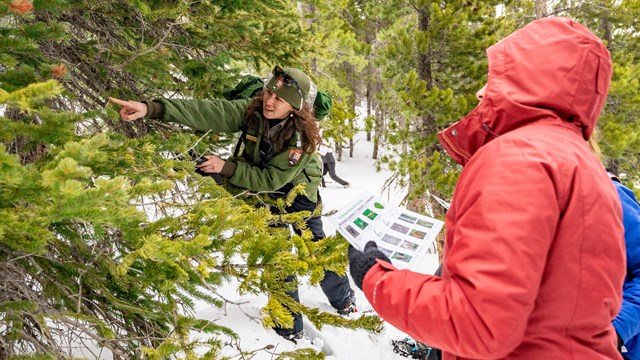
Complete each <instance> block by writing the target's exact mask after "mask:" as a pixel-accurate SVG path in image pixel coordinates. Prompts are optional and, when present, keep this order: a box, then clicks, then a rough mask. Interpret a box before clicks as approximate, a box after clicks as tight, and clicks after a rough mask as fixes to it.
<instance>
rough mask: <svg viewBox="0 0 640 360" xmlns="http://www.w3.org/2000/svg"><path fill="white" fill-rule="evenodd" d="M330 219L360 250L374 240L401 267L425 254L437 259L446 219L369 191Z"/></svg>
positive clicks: (412, 262) (409, 265)
mask: <svg viewBox="0 0 640 360" xmlns="http://www.w3.org/2000/svg"><path fill="white" fill-rule="evenodd" d="M329 221H330V222H331V223H332V224H333V225H334V226H336V228H337V229H338V232H340V234H342V236H344V237H345V238H346V239H347V241H349V243H351V245H353V246H354V247H355V248H356V249H358V250H363V249H364V246H365V244H366V243H367V242H369V241H371V240H373V241H375V242H376V244H377V245H378V249H380V251H382V252H383V253H384V254H385V255H387V256H388V257H389V259H390V260H391V262H392V264H393V265H394V266H396V267H397V268H399V269H412V270H413V269H414V268H415V266H416V265H418V264H419V263H420V262H421V261H423V260H425V259H423V258H424V257H434V258H435V263H437V262H438V250H437V247H436V242H435V240H436V236H437V235H438V233H439V232H440V230H441V229H442V226H443V225H444V222H443V221H441V220H437V219H434V218H431V217H428V216H425V215H422V214H418V213H416V212H413V211H409V210H406V209H403V208H399V207H394V206H390V205H388V204H386V203H384V202H383V201H382V200H381V199H379V198H377V197H375V196H373V195H372V194H370V193H367V192H365V193H362V194H361V195H359V196H358V197H357V198H356V199H354V200H353V201H352V202H350V203H349V204H348V205H347V206H345V207H344V208H342V209H341V210H339V211H338V212H336V213H335V214H333V215H331V216H329ZM430 260H432V261H433V259H430Z"/></svg>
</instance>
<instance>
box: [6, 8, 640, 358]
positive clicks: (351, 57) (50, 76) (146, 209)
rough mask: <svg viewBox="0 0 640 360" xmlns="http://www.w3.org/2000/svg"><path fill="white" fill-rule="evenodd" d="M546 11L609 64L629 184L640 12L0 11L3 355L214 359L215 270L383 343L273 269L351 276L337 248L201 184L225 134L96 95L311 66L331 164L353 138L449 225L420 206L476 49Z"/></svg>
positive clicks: (474, 67)
mask: <svg viewBox="0 0 640 360" xmlns="http://www.w3.org/2000/svg"><path fill="white" fill-rule="evenodd" d="M545 16H568V17H571V18H574V19H576V20H578V21H579V22H581V23H582V24H584V25H586V26H587V27H589V28H590V29H591V30H592V31H593V32H595V33H596V34H597V35H598V36H599V37H600V38H602V39H603V41H604V43H605V44H606V45H607V47H608V49H609V51H610V52H611V55H612V58H613V61H614V72H613V80H612V85H611V89H610V92H609V97H608V100H607V104H606V108H605V110H604V112H603V114H602V116H601V119H600V122H599V127H600V135H601V137H600V141H599V143H600V146H601V148H602V150H603V152H604V154H605V156H606V157H605V160H604V162H605V165H606V166H607V167H609V168H610V169H611V170H613V171H614V172H617V173H618V174H622V175H624V176H623V182H624V183H625V184H626V185H628V186H631V187H633V185H634V184H636V183H637V182H638V180H640V170H639V166H638V165H639V159H640V158H639V156H638V155H639V152H640V138H639V134H640V129H639V128H638V127H639V126H640V122H638V121H637V120H638V114H639V112H640V95H639V92H640V84H639V77H640V63H639V62H638V57H639V56H640V37H639V36H638V19H640V2H638V1H620V0H618V1H491V0H489V1H459V0H453V1H427V0H366V1H365V0H362V1H360V0H333V1H327V0H324V1H320V0H318V1H290V0H264V1H241V0H216V1H185V0H174V1H159V0H135V1H124V0H121V1H120V0H101V1H95V2H94V1H73V0H59V1H56V0H34V1H29V0H13V1H0V111H1V116H0V279H1V280H0V359H9V358H12V359H18V358H20V359H24V358H33V359H62V358H70V357H71V355H70V354H68V353H67V352H66V350H65V349H64V348H62V347H61V346H59V343H58V342H57V341H56V339H59V338H60V337H65V338H75V339H77V341H79V342H83V341H86V342H90V343H92V344H94V345H95V346H98V347H103V348H105V349H107V350H108V351H110V352H111V353H112V354H113V355H114V358H117V359H130V358H165V357H181V358H190V359H196V358H203V359H205V358H207V359H208V358H211V359H213V358H218V357H219V355H218V354H219V351H220V349H221V347H222V346H224V344H223V343H222V342H221V341H219V340H216V336H215V335H216V334H228V335H231V336H234V334H235V333H234V331H233V329H232V328H229V327H225V326H221V325H219V324H216V323H215V322H214V321H206V320H203V319H198V318H197V317H196V316H194V315H193V312H192V311H190V309H192V307H193V303H194V299H198V301H206V302H208V303H210V304H211V305H212V306H222V305H224V303H225V300H224V298H223V297H221V296H219V295H218V294H217V293H216V287H218V286H219V285H220V284H221V283H222V282H224V281H226V279H229V278H233V279H235V280H238V284H239V287H238V291H239V292H241V293H242V292H245V293H264V294H266V295H267V296H268V298H269V301H268V303H267V305H266V306H265V307H264V308H263V309H262V311H263V314H262V315H263V316H262V322H263V323H264V325H265V326H271V325H273V324H275V323H277V324H285V325H286V324H290V322H291V316H290V313H289V310H288V309H287V308H289V309H292V310H293V311H297V312H302V313H304V314H305V316H306V318H307V319H309V320H310V321H311V322H313V323H314V325H316V326H318V327H321V326H322V325H323V324H331V325H335V326H344V327H349V328H362V329H366V330H367V331H372V332H376V331H380V329H381V322H380V320H379V319H378V318H377V317H375V316H363V317H360V318H358V319H344V318H341V317H339V316H336V315H334V314H329V313H326V312H321V311H319V310H318V309H315V308H309V307H305V306H303V305H299V304H296V303H292V302H291V301H290V300H289V298H288V297H287V296H286V295H284V291H286V290H287V288H286V287H285V285H283V282H282V281H281V280H282V278H283V277H284V276H287V275H290V274H297V275H300V276H309V278H310V279H311V282H312V283H317V282H318V281H319V280H320V278H321V277H322V274H323V271H324V270H325V269H330V270H334V271H337V272H341V273H343V272H344V271H345V265H346V244H345V242H344V241H343V240H342V239H340V237H339V236H335V237H330V238H327V239H326V240H323V241H320V242H315V243H314V242H311V241H309V240H310V234H308V233H306V232H305V233H303V235H302V236H293V237H291V235H290V234H289V233H288V232H287V231H283V230H282V228H274V227H272V226H269V225H273V224H276V223H300V222H301V221H302V219H303V218H304V216H308V215H309V214H304V213H300V214H292V215H288V216H283V217H277V218H276V217H274V216H272V215H271V214H270V213H269V212H268V211H267V210H266V208H265V207H263V206H255V205H260V204H263V203H264V202H266V201H268V197H265V196H264V194H252V193H249V192H246V191H243V190H241V189H234V188H232V187H231V186H229V185H225V186H219V185H217V184H215V182H214V181H212V180H211V179H210V178H206V177H204V178H203V177H200V176H197V175H194V173H193V163H192V162H191V161H190V158H189V157H188V156H187V155H186V154H187V152H188V150H190V149H195V150H196V151H198V152H199V153H215V154H219V153H221V152H224V151H228V149H229V145H230V144H233V143H234V137H233V136H230V135H225V134H212V133H206V134H202V133H195V134H194V133H193V132H191V131H189V130H186V131H184V130H185V129H182V128H180V127H178V126H174V125H171V124H165V123H160V122H157V121H148V120H147V121H137V122H133V123H124V122H121V121H120V119H119V116H118V114H117V110H118V109H117V108H116V107H114V106H112V105H109V104H108V103H107V100H106V99H107V97H108V96H113V97H118V98H123V99H134V100H144V99H153V98H155V97H183V98H198V99H207V98H219V97H221V96H222V92H223V91H224V90H226V89H229V88H232V87H233V86H234V85H235V84H236V83H237V82H238V81H239V79H240V78H241V77H242V76H243V75H246V74H257V75H266V74H267V73H268V72H269V71H270V69H271V68H272V67H273V66H274V65H276V64H278V65H282V66H294V67H299V68H303V69H304V70H306V71H307V72H309V73H310V74H312V75H313V77H314V80H315V82H316V83H317V85H318V87H319V88H320V89H322V90H324V91H326V92H327V93H329V94H330V95H331V97H332V98H333V102H334V103H333V104H334V105H333V110H332V113H331V116H330V117H328V118H327V119H325V120H324V121H323V122H322V129H323V134H324V135H323V136H324V141H325V142H326V143H328V144H330V145H331V146H333V147H334V148H335V153H336V155H337V158H338V159H340V158H341V157H344V156H347V157H348V156H351V155H352V154H353V150H354V147H355V146H357V144H356V143H355V141H354V134H355V133H356V132H357V131H360V130H364V131H366V133H367V141H370V142H372V143H373V147H372V149H373V150H372V153H371V157H372V158H374V159H377V160H378V164H380V165H379V166H382V164H384V165H385V166H387V167H389V168H390V169H391V170H392V171H393V172H394V176H393V177H392V178H390V179H389V184H392V183H393V184H395V185H397V186H403V187H406V189H407V197H406V199H405V202H406V206H407V208H409V209H411V210H414V211H418V212H424V213H432V214H433V215H434V216H435V217H438V218H443V217H444V214H443V213H442V211H440V209H439V208H438V207H437V206H432V205H433V200H432V199H433V198H432V197H431V195H436V196H438V197H440V198H443V199H449V198H450V197H451V194H452V192H453V188H454V185H455V182H456V179H457V176H458V174H459V171H460V168H459V167H458V166H457V165H456V164H454V163H453V162H451V160H450V159H449V158H448V156H446V155H445V154H444V151H443V149H442V148H441V147H440V145H439V144H438V142H437V140H436V133H437V132H438V131H439V130H441V129H443V128H444V127H446V126H447V125H449V124H451V123H453V122H454V121H456V120H458V119H459V118H461V117H462V116H464V115H465V114H466V113H467V112H468V111H470V110H471V109H472V108H473V107H474V106H475V104H476V100H475V97H474V94H475V92H476V91H477V90H478V89H479V88H480V87H482V85H483V84H484V82H485V81H486V74H487V62H486V56H485V54H484V49H485V48H487V47H488V46H490V45H491V44H493V43H495V42H496V41H498V40H499V39H501V38H502V37H504V36H506V35H507V34H509V33H511V32H512V31H513V30H515V29H517V28H519V27H521V26H523V25H524V24H526V23H528V22H530V21H532V20H534V19H536V18H541V17H545ZM552 85H553V84H550V86H552ZM357 108H362V109H363V113H362V114H360V116H361V117H363V118H364V126H360V125H359V124H361V123H362V122H357V121H356V118H357V116H358V113H357V111H356V109H357ZM383 148H386V149H391V150H390V151H384V152H383V151H381V149H383ZM382 154H384V155H382ZM506 171H508V170H506ZM298 190H300V189H298ZM275 205H276V206H284V202H283V201H280V202H279V203H277V204H275ZM292 244H293V247H294V248H295V251H294V252H293V253H292V252H291V246H292ZM194 330H197V331H200V332H206V333H209V334H212V335H213V336H212V337H210V338H208V340H197V339H194V338H192V337H191V336H189V334H190V332H191V331H194ZM203 348H204V349H206V351H202V349H203ZM196 349H198V351H196ZM286 356H289V357H293V358H304V357H318V358H321V357H322V354H315V353H313V352H309V351H307V350H304V349H301V350H300V351H299V352H294V353H291V354H288V355H286Z"/></svg>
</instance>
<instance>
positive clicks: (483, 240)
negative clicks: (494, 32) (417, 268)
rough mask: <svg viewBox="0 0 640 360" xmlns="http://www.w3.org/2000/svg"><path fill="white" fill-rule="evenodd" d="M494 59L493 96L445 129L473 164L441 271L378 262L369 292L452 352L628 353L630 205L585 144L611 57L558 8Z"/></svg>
mask: <svg viewBox="0 0 640 360" xmlns="http://www.w3.org/2000/svg"><path fill="white" fill-rule="evenodd" d="M487 54H488V56H489V77H488V82H487V89H486V93H485V96H484V99H483V100H482V101H481V103H480V104H479V105H478V107H477V108H476V109H474V110H473V111H472V112H471V113H470V114H469V115H467V116H466V117H465V118H463V119H462V120H460V121H458V122H457V123H455V124H454V125H452V126H451V127H449V128H447V129H446V130H444V131H442V132H441V133H440V134H439V138H440V142H441V143H442V145H443V146H444V147H445V149H446V150H447V151H448V152H449V154H450V155H451V156H452V157H453V158H454V159H455V160H456V161H457V162H459V163H460V164H462V165H463V166H464V169H463V171H462V173H461V174H460V178H459V181H458V184H457V186H456V189H455V193H454V196H453V200H452V203H451V207H450V208H449V210H448V212H447V215H446V219H445V224H446V240H445V247H444V258H443V264H442V270H443V271H442V276H441V277H440V276H432V275H424V274H419V273H415V272H411V271H407V270H397V269H395V268H394V267H393V266H391V265H390V264H388V263H386V262H383V261H379V262H378V264H376V265H375V266H374V267H372V268H371V269H370V270H369V271H368V272H367V274H366V276H365V278H364V284H363V290H364V292H365V295H366V296H367V298H368V299H369V301H370V303H371V304H372V305H373V307H374V308H375V310H376V311H377V312H378V314H379V315H380V316H381V317H382V318H383V319H384V320H386V321H388V322H389V323H391V324H392V325H394V326H395V327H397V328H398V329H401V330H403V331H405V332H407V333H408V334H409V335H411V336H412V337H413V338H414V339H417V340H419V341H422V342H425V343H427V344H429V345H432V346H435V347H437V348H440V349H442V351H443V358H444V359H467V358H468V359H576V360H583V359H621V357H620V355H619V354H618V352H617V350H616V335H615V331H614V329H613V327H612V325H611V321H612V320H613V319H614V317H615V316H616V314H617V313H618V311H619V310H620V304H621V301H622V284H623V279H624V274H625V255H624V240H623V229H622V218H621V207H620V203H619V200H618V197H617V195H616V191H615V189H614V187H613V185H612V183H611V181H610V180H609V178H608V177H607V175H606V173H605V171H604V169H603V167H602V165H601V164H600V163H599V162H598V160H596V158H595V157H594V155H593V154H592V153H591V151H590V149H589V147H588V144H587V142H586V141H585V139H588V138H589V136H590V135H591V132H592V130H593V128H594V126H595V124H596V121H597V118H598V116H599V115H600V112H601V110H602V107H603V105H604V101H605V98H606V95H607V91H608V88H609V82H610V78H611V59H610V56H609V53H608V51H607V49H606V48H605V47H604V46H603V44H602V42H601V41H600V40H599V39H598V38H597V37H596V36H595V35H593V34H592V33H591V32H590V31H589V30H587V29H586V28H584V27H583V26H581V25H580V24H578V23H576V22H574V21H572V20H569V19H566V18H558V17H556V18H546V19H541V20H537V21H534V22H532V23H530V24H528V25H527V26H525V27H523V28H522V29H520V30H518V31H516V32H514V33H513V34H511V35H510V36H508V37H506V38H505V39H503V40H502V41H500V42H498V43H497V44H495V45H493V46H491V47H490V48H489V49H487ZM454 354H455V355H454Z"/></svg>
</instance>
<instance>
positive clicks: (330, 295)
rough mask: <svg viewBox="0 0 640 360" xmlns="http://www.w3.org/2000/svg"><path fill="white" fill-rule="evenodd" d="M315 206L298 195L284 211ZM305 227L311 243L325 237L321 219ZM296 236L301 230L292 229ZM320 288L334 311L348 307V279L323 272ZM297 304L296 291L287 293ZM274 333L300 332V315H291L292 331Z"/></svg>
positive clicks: (309, 222)
mask: <svg viewBox="0 0 640 360" xmlns="http://www.w3.org/2000/svg"><path fill="white" fill-rule="evenodd" d="M318 201H320V194H318ZM316 206H317V204H316V203H314V202H311V201H310V200H309V199H307V197H305V196H302V195H299V196H297V197H296V198H295V200H294V201H293V204H292V205H291V206H290V207H288V208H286V209H285V211H286V212H287V213H292V212H298V211H305V210H306V211H311V212H313V211H314V210H315V209H316ZM306 225H307V227H308V228H309V230H310V231H311V233H312V234H313V239H312V241H318V240H320V239H324V238H325V237H326V236H325V234H324V230H323V228H322V218H321V217H320V216H314V217H310V218H309V219H307V221H306ZM294 231H295V232H296V234H298V235H300V234H301V232H302V231H301V230H300V229H297V228H294ZM294 280H295V278H294V277H293V276H289V277H288V278H287V279H286V280H285V281H294ZM320 288H322V292H324V294H325V295H326V296H327V299H328V300H329V303H330V304H331V306H333V307H334V308H336V309H343V308H345V307H346V306H347V305H349V301H350V296H351V286H350V285H349V279H348V278H347V276H346V275H345V276H340V275H338V274H336V273H334V272H333V271H325V273H324V279H322V281H320ZM287 294H288V295H289V296H291V297H292V298H293V299H295V300H296V301H297V302H300V296H299V294H298V289H296V290H294V291H292V292H290V293H287ZM275 330H276V332H277V333H278V334H280V335H287V334H295V333H297V332H300V331H302V315H300V314H293V329H283V328H275Z"/></svg>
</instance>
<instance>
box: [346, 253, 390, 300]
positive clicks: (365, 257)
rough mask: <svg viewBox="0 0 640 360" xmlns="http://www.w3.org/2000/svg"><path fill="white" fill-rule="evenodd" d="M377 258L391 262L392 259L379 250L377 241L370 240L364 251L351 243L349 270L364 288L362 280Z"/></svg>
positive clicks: (354, 279)
mask: <svg viewBox="0 0 640 360" xmlns="http://www.w3.org/2000/svg"><path fill="white" fill-rule="evenodd" d="M376 259H380V260H384V261H386V262H388V263H391V260H389V258H388V257H387V255H385V254H384V253H383V252H382V251H380V250H378V246H377V245H376V243H375V241H369V242H368V243H367V244H366V245H365V246H364V252H363V251H359V250H357V249H356V248H354V247H353V246H352V245H349V271H350V272H351V278H353V282H354V283H355V284H356V286H358V288H360V290H362V280H363V279H364V276H365V275H366V274H367V271H369V269H371V267H372V266H373V265H375V264H376Z"/></svg>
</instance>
